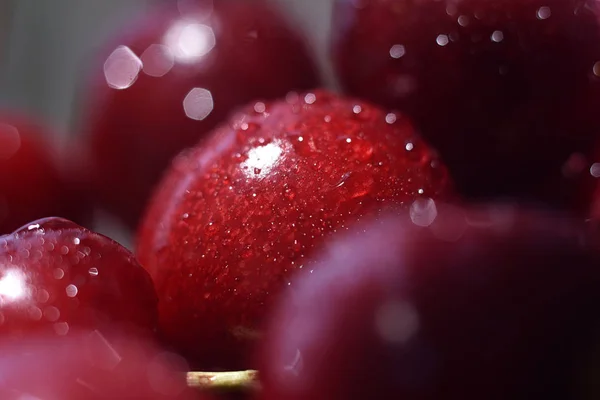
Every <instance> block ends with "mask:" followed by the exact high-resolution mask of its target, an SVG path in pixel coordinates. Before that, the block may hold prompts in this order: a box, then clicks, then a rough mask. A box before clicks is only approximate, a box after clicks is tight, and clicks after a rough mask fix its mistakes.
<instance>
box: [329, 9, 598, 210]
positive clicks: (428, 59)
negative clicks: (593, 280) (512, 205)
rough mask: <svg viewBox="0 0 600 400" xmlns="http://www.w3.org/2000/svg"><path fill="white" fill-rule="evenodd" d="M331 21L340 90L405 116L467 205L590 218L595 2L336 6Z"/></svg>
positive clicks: (594, 115) (594, 114)
mask: <svg viewBox="0 0 600 400" xmlns="http://www.w3.org/2000/svg"><path fill="white" fill-rule="evenodd" d="M334 15H335V18H334V27H333V32H334V35H333V36H334V40H333V51H334V53H335V60H336V61H335V62H336V67H337V70H338V73H339V75H340V77H341V82H342V84H343V86H344V87H345V88H346V89H347V90H348V92H349V93H351V94H353V95H357V96H360V97H362V98H365V99H368V100H371V101H374V102H376V103H379V104H383V105H385V106H386V107H390V108H392V109H399V110H401V111H403V112H405V113H406V114H408V115H409V116H410V117H412V118H413V119H414V120H415V124H416V126H417V127H418V128H419V129H420V130H421V131H422V134H423V136H424V137H425V138H426V139H427V140H428V141H429V142H430V143H431V144H432V145H433V146H434V147H436V148H437V149H438V150H439V152H440V155H441V157H442V158H443V159H444V160H445V162H446V164H447V165H448V168H449V170H450V172H451V173H452V176H453V177H454V180H455V182H456V185H457V188H458V189H459V191H460V192H461V193H462V194H465V195H467V196H470V197H473V198H489V197H496V196H500V197H504V196H507V197H518V198H525V199H534V200H541V201H544V202H546V203H551V204H553V205H559V206H564V207H568V208H572V209H576V210H578V211H581V212H583V213H586V212H587V209H588V206H589V202H590V195H591V189H590V187H591V185H588V184H585V183H582V182H581V181H582V180H584V181H585V180H589V179H592V178H591V176H590V174H589V165H587V164H588V163H589V164H591V160H590V159H589V158H590V157H591V156H592V154H590V152H591V150H592V149H593V148H594V146H593V143H594V142H595V141H597V139H598V132H600V120H599V119H598V117H597V112H596V110H597V109H598V107H600V48H598V46H597V43H598V41H599V40H600V22H599V21H600V19H599V15H600V5H599V3H598V2H596V1H579V0H526V1H521V0H498V1H487V0H464V1H452V0H444V1H435V0H361V1H356V0H338V1H337V3H336V11H335V14H334ZM596 161H597V160H596ZM580 191H583V192H580Z"/></svg>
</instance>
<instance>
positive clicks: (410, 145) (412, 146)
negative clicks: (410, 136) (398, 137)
mask: <svg viewBox="0 0 600 400" xmlns="http://www.w3.org/2000/svg"><path fill="white" fill-rule="evenodd" d="M414 147H415V145H414V144H412V143H411V142H408V143H406V146H404V148H405V149H406V151H411V150H412V149H413V148H414Z"/></svg>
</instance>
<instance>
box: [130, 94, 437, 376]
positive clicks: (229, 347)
mask: <svg viewBox="0 0 600 400" xmlns="http://www.w3.org/2000/svg"><path fill="white" fill-rule="evenodd" d="M448 187H449V184H448V178H447V175H446V169H445V167H444V166H443V165H441V163H440V161H439V160H438V159H437V158H436V156H435V154H434V153H433V151H432V150H431V148H430V147H429V146H428V145H427V144H426V143H424V142H423V141H422V140H421V139H420V138H419V136H418V134H417V133H416V132H415V131H414V129H413V127H412V125H411V124H410V123H409V121H408V120H407V119H405V118H404V117H403V116H401V115H399V114H386V113H385V112H383V111H382V110H380V109H379V108H377V107H374V106H372V105H370V104H368V103H365V102H362V101H359V100H354V99H350V98H344V97H338V96H336V95H334V94H330V93H327V92H324V91H317V92H314V93H305V94H301V95H298V94H292V95H289V96H288V97H287V99H286V100H280V101H276V102H273V103H266V104H265V103H262V102H257V103H255V104H252V105H251V106H249V107H248V108H247V109H246V110H245V111H244V112H241V113H240V114H238V115H237V116H235V117H234V118H233V119H232V120H231V122H230V125H229V126H223V127H221V128H220V129H218V130H216V131H215V132H214V134H213V135H212V136H211V137H210V139H209V140H208V141H207V142H206V143H205V144H204V145H200V146H198V147H197V148H195V149H194V150H191V151H189V152H185V153H183V154H182V155H180V156H179V157H178V158H177V159H176V160H175V161H174V163H173V166H172V168H171V170H170V171H169V172H168V173H167V174H166V177H165V179H164V181H163V182H162V183H161V185H160V186H159V188H158V191H157V193H156V196H155V197H154V199H153V201H152V204H151V206H150V209H149V212H148V214H147V215H146V217H145V220H144V222H143V223H142V226H141V229H140V232H139V238H138V247H137V254H138V256H139V259H140V262H141V263H142V265H144V267H146V268H147V269H148V270H149V271H150V274H151V275H152V277H153V278H154V282H155V285H156V287H157V291H158V294H159V320H160V326H161V328H162V330H163V332H164V333H165V334H166V336H167V338H168V339H169V340H170V341H171V342H172V343H174V344H176V345H178V346H180V348H181V349H182V350H183V351H184V352H185V354H189V355H190V356H196V357H197V359H199V360H200V361H201V362H202V363H203V365H204V364H208V366H209V367H210V366H213V365H217V366H222V367H230V368H241V367H244V366H245V365H246V364H245V361H246V360H245V359H244V358H245V355H246V352H247V347H248V346H249V345H250V344H251V343H252V339H254V338H255V337H257V336H258V335H259V334H260V332H258V331H257V329H259V323H260V321H261V320H262V318H263V316H264V314H265V310H267V309H268V308H269V305H270V304H271V302H272V301H273V299H274V298H275V297H276V295H277V294H279V292H281V291H282V290H283V289H284V287H287V286H289V285H292V286H293V279H294V278H293V277H294V275H295V273H296V272H299V271H300V270H311V269H312V267H310V265H309V264H307V259H306V256H308V255H309V254H310V253H311V252H312V251H313V249H314V248H318V247H320V246H321V245H322V244H323V242H325V241H326V240H327V238H328V237H329V236H330V235H331V234H332V233H334V232H336V231H343V230H346V229H347V228H348V227H349V226H351V225H353V224H354V223H356V222H357V221H359V220H360V219H361V218H363V217H364V216H365V215H368V214H377V213H378V212H379V210H380V209H383V208H386V207H393V208H400V209H404V208H408V207H409V206H411V204H413V202H414V201H415V200H417V199H425V198H430V197H434V198H437V197H440V196H444V195H445V194H447V192H448V191H449V190H448ZM206 344H210V345H208V346H207V345H206ZM204 368H206V367H204Z"/></svg>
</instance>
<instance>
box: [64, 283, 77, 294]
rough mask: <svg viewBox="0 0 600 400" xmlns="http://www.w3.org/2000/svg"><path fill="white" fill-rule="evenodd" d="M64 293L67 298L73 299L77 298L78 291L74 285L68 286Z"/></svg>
mask: <svg viewBox="0 0 600 400" xmlns="http://www.w3.org/2000/svg"><path fill="white" fill-rule="evenodd" d="M65 291H66V292H67V296H69V297H75V296H77V292H78V289H77V286H75V285H69V286H67V288H66V289H65Z"/></svg>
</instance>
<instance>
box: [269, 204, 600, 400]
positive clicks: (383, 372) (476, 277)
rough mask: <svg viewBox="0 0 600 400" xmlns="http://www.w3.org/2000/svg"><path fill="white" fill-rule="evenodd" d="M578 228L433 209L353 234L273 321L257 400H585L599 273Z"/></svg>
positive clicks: (490, 209) (527, 217) (495, 209)
mask: <svg viewBox="0 0 600 400" xmlns="http://www.w3.org/2000/svg"><path fill="white" fill-rule="evenodd" d="M423 210H425V209H423ZM434 211H435V212H434ZM419 215H420V218H421V219H419V218H417V219H415V217H416V216H419ZM424 217H427V218H425V219H426V220H428V223H427V224H423V223H419V224H418V225H419V226H416V225H415V223H414V221H417V222H418V221H423V218H424ZM581 229H582V227H581V226H580V225H579V221H575V222H573V221H570V220H568V219H566V218H565V217H564V216H560V215H553V214H549V213H545V212H542V211H534V212H532V211H523V210H521V211H519V210H516V209H514V208H512V207H507V206H493V205H489V206H484V207H478V208H473V209H466V210H461V209H459V208H456V207H451V206H443V207H442V206H441V205H440V204H439V203H438V204H437V206H435V205H434V206H430V207H429V210H428V211H427V212H419V213H417V214H411V216H410V218H405V217H402V218H398V217H391V218H390V219H389V220H387V221H385V222H384V223H381V222H375V223H370V224H365V225H363V226H362V229H361V231H360V233H358V232H355V233H354V234H353V235H349V236H346V237H345V238H343V239H340V240H338V241H337V242H336V243H334V244H332V245H331V246H330V247H329V248H328V249H327V250H326V251H325V252H323V253H322V254H321V257H320V258H319V261H318V262H317V264H316V265H315V266H314V273H313V274H311V275H307V276H304V277H302V278H300V280H299V281H298V282H297V285H296V288H295V290H294V293H293V295H292V294H290V295H289V296H288V297H287V298H286V299H285V301H283V302H282V303H280V304H281V305H280V306H279V308H278V310H277V311H276V312H275V313H274V315H273V318H272V321H271V327H270V330H269V331H268V333H267V335H266V337H265V340H264V348H263V353H262V356H263V364H262V366H261V367H262V369H261V373H262V378H263V384H264V397H263V398H265V399H287V400H299V399H313V400H320V399H329V400H335V399H347V400H350V399H366V398H369V397H370V396H371V395H372V394H373V393H377V398H380V399H398V398H402V399H458V398H461V399H479V398H489V399H508V398H510V399H546V398H569V399H580V398H581V399H584V398H591V397H585V396H583V392H584V391H585V390H587V389H588V387H587V386H586V383H585V382H586V379H588V378H593V375H590V376H586V371H587V372H589V371H590V370H589V369H588V364H587V363H588V362H589V361H592V362H594V363H596V365H597V361H598V360H597V358H596V359H595V358H594V357H597V354H598V353H597V344H598V328H600V319H598V318H597V317H596V313H595V311H594V310H596V309H597V307H598V305H599V304H600V294H599V293H598V290H597V288H598V285H599V284H600V270H598V268H597V266H598V262H599V254H598V252H597V251H594V250H591V249H590V248H586V247H584V246H585V243H584V241H583V240H582V239H583V237H582V230H581ZM363 232H366V233H363ZM593 381H594V380H592V382H593Z"/></svg>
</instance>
